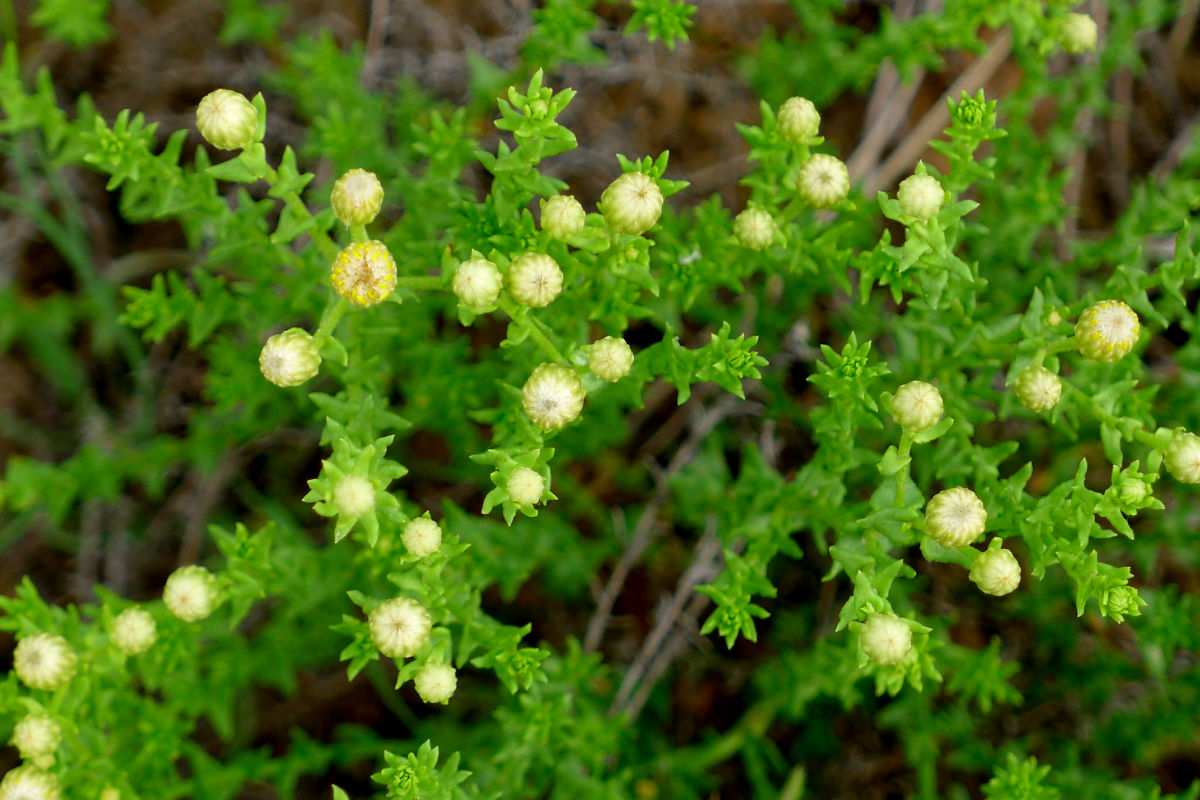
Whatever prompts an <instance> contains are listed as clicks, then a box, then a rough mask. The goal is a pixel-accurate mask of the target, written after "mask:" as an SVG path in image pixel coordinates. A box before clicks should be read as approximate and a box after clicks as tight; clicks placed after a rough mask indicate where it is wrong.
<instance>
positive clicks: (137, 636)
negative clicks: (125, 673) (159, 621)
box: [109, 608, 158, 656]
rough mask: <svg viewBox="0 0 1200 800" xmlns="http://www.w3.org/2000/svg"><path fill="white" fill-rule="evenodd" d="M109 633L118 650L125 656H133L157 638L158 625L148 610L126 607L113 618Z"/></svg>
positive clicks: (147, 648) (146, 648) (145, 648)
mask: <svg viewBox="0 0 1200 800" xmlns="http://www.w3.org/2000/svg"><path fill="white" fill-rule="evenodd" d="M109 635H110V636H111V637H112V642H113V644H114V645H116V646H117V649H118V650H120V651H121V652H122V653H124V654H125V655H127V656H134V655H137V654H138V653H144V652H145V651H147V650H149V649H150V647H151V645H153V644H154V640H155V639H156V638H158V626H157V625H155V623H154V617H152V616H150V614H149V612H147V611H143V610H142V609H140V608H127V609H125V610H124V611H122V612H121V613H120V614H117V616H116V617H115V618H114V619H113V621H112V628H111V629H110V630H109Z"/></svg>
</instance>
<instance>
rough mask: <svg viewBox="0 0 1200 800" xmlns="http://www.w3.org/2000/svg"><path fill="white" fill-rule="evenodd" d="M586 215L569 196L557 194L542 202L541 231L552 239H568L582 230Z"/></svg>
mask: <svg viewBox="0 0 1200 800" xmlns="http://www.w3.org/2000/svg"><path fill="white" fill-rule="evenodd" d="M585 222H587V214H585V213H584V211H583V206H581V205H580V204H579V201H578V200H576V199H575V198H574V197H572V196H571V195H569V194H558V195H555V196H554V197H551V198H549V199H547V200H543V201H542V230H544V231H545V232H546V233H548V234H550V237H551V238H553V239H559V240H563V239H570V238H571V237H572V236H574V235H575V234H577V233H579V232H580V231H581V230H583V226H584V223H585Z"/></svg>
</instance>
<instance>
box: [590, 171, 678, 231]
mask: <svg viewBox="0 0 1200 800" xmlns="http://www.w3.org/2000/svg"><path fill="white" fill-rule="evenodd" d="M599 205H600V213H601V214H603V215H604V220H605V222H607V223H608V227H610V228H611V229H612V230H613V231H614V232H616V233H628V234H632V235H634V236H637V235H640V234H643V233H645V232H646V231H648V230H650V229H651V228H652V227H654V223H656V222H658V218H659V216H661V215H662V208H663V196H662V190H661V189H659V188H658V184H657V183H655V182H654V179H653V178H651V177H650V176H649V175H647V174H645V173H643V172H626V173H625V174H624V175H622V176H621V177H619V178H617V179H616V180H615V181H613V182H612V183H610V184H609V185H608V188H607V189H605V190H604V193H603V194H601V195H600V204H599Z"/></svg>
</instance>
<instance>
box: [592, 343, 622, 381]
mask: <svg viewBox="0 0 1200 800" xmlns="http://www.w3.org/2000/svg"><path fill="white" fill-rule="evenodd" d="M632 367H633V350H632V349H631V348H630V347H629V343H628V342H626V341H625V340H624V339H622V338H620V337H619V336H605V337H604V338H603V339H601V340H599V341H597V342H593V343H592V346H591V348H590V349H589V350H588V368H589V369H591V371H592V374H593V375H595V376H596V377H597V378H599V379H600V380H602V381H608V382H609V383H613V382H616V381H619V380H621V378H624V377H625V376H626V375H628V374H629V370H630V369H631V368H632Z"/></svg>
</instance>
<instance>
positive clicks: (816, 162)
mask: <svg viewBox="0 0 1200 800" xmlns="http://www.w3.org/2000/svg"><path fill="white" fill-rule="evenodd" d="M796 188H797V189H799V191H800V196H801V197H803V198H804V199H805V200H806V201H807V202H808V203H809V205H811V206H813V207H815V208H833V207H834V206H836V205H838V204H839V203H841V202H842V201H843V200H845V199H846V195H848V194H849V193H850V171H849V170H848V169H846V165H845V164H844V163H842V160H841V159H839V158H835V157H834V156H831V155H826V154H825V153H815V154H813V155H811V156H809V158H808V161H805V162H804V166H802V167H800V174H799V176H798V177H797V178H796Z"/></svg>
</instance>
